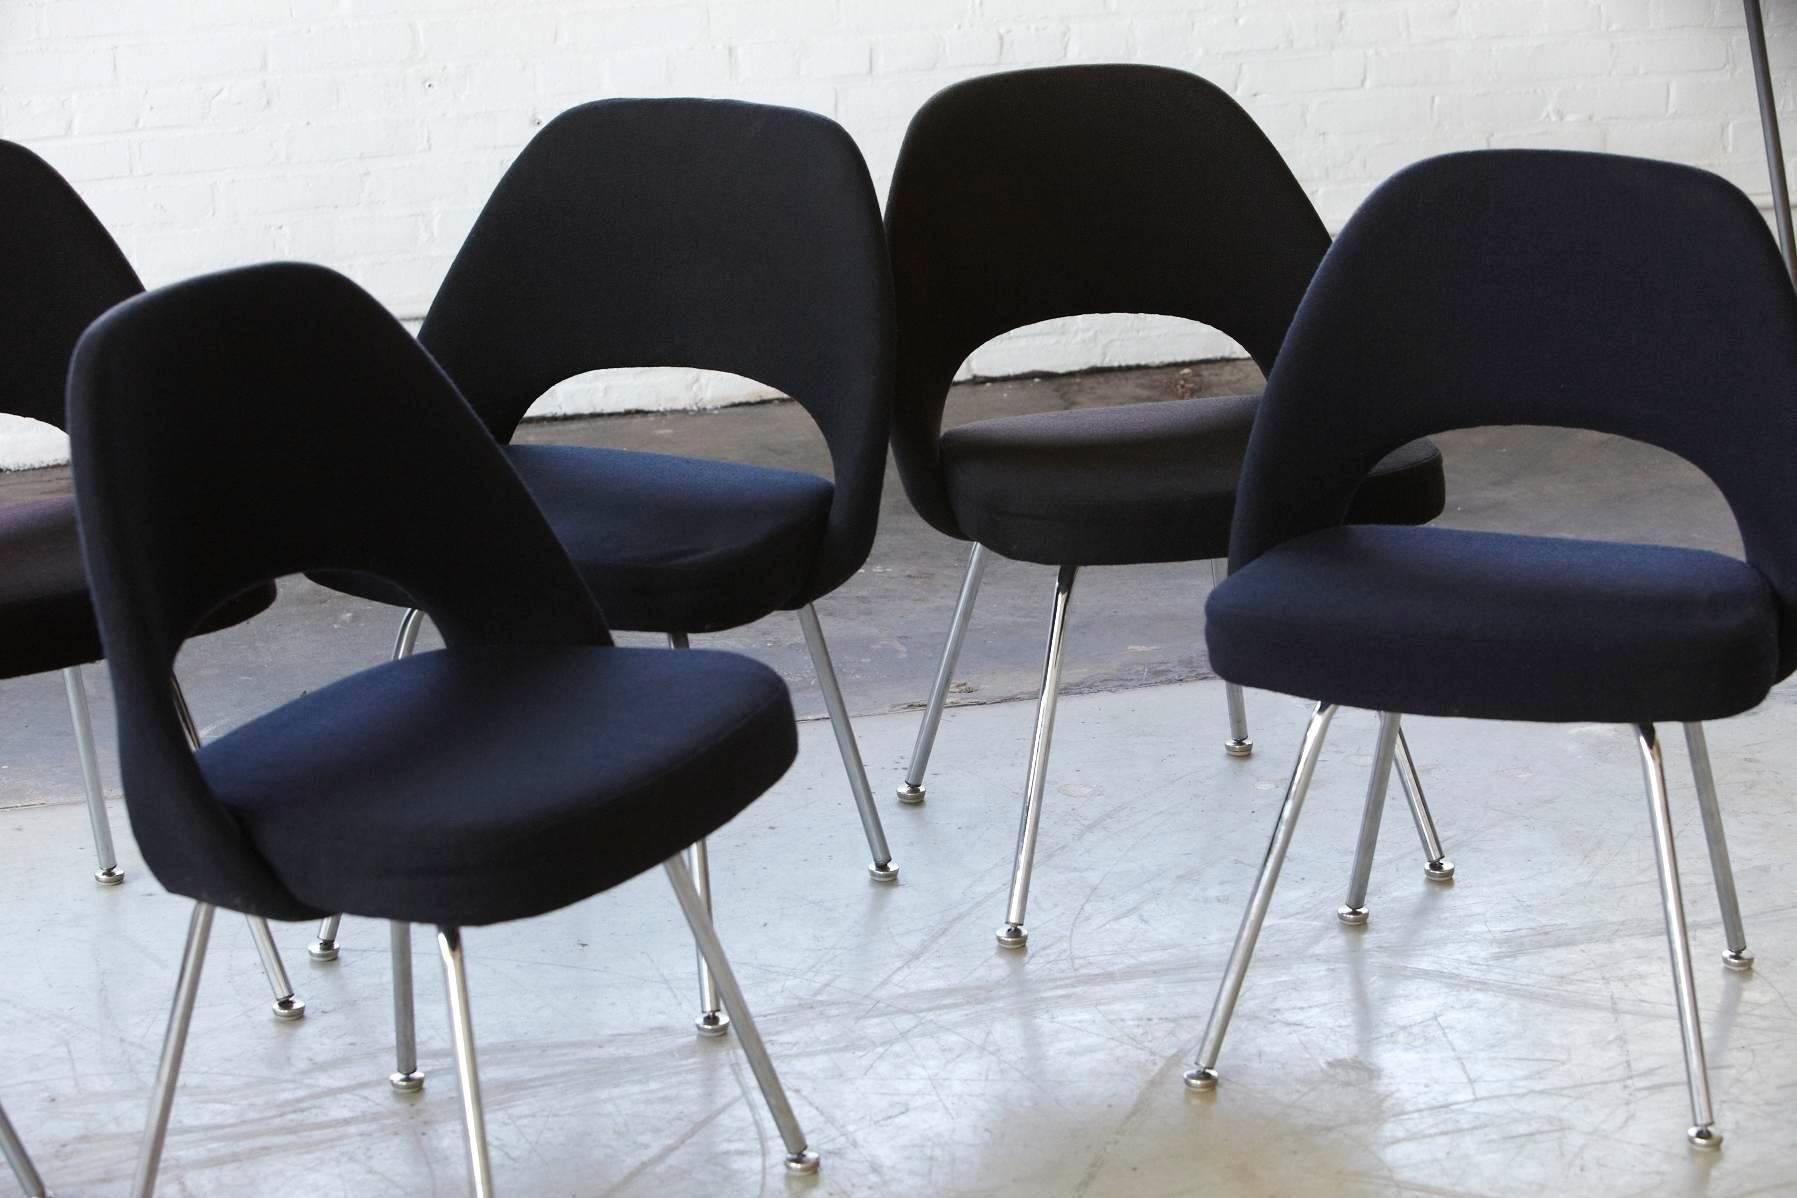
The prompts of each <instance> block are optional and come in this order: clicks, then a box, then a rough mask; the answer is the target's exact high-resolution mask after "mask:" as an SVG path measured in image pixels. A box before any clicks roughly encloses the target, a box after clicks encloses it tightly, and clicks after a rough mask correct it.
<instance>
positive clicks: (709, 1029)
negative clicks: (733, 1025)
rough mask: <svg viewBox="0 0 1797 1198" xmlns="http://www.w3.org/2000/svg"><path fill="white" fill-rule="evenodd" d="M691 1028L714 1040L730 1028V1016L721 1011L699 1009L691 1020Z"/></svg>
mask: <svg viewBox="0 0 1797 1198" xmlns="http://www.w3.org/2000/svg"><path fill="white" fill-rule="evenodd" d="M693 1030H694V1031H696V1032H698V1033H699V1034H700V1035H701V1036H706V1037H709V1038H710V1039H713V1040H715V1039H717V1038H718V1037H719V1036H722V1035H723V1034H725V1033H726V1032H728V1031H729V1030H730V1016H728V1015H726V1014H724V1013H723V1012H722V1011H701V1012H700V1013H699V1017H698V1018H697V1019H694V1020H693Z"/></svg>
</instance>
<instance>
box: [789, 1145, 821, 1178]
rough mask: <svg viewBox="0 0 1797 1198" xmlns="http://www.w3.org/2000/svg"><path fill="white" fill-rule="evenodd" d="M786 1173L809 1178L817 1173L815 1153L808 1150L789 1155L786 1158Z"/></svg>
mask: <svg viewBox="0 0 1797 1198" xmlns="http://www.w3.org/2000/svg"><path fill="white" fill-rule="evenodd" d="M786 1171H787V1172H788V1173H796V1174H799V1175H801V1176H805V1177H809V1176H810V1175H811V1174H813V1173H816V1172H817V1153H815V1152H813V1151H811V1150H810V1149H809V1148H807V1149H805V1150H804V1151H802V1152H793V1153H789V1154H788V1155H787V1157H786Z"/></svg>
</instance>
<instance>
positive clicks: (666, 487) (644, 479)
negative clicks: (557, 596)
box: [321, 445, 834, 632]
mask: <svg viewBox="0 0 1797 1198" xmlns="http://www.w3.org/2000/svg"><path fill="white" fill-rule="evenodd" d="M506 456H507V457H509V458H510V459H511V462H512V466H513V468H515V469H516V470H517V471H518V477H519V478H520V479H522V480H523V482H524V485H525V487H527V488H528V489H529V491H530V493H531V497H532V498H533V499H535V500H536V501H537V504H538V505H539V506H540V507H541V508H542V509H543V515H544V516H545V517H546V518H547V519H548V521H549V526H550V527H551V528H553V529H554V530H555V534H556V536H557V537H559V538H561V542H562V544H563V545H565V546H566V547H567V549H568V554H569V556H570V557H571V558H573V560H574V564H575V566H576V567H578V568H579V570H580V572H581V576H582V577H584V578H585V579H586V583H587V586H588V587H589V588H590V589H591V590H592V592H593V596H594V598H596V599H598V600H599V607H600V610H602V611H604V612H605V618H606V622H607V623H609V624H611V625H613V626H614V627H621V628H630V629H635V630H638V631H651V632H714V631H720V630H723V629H727V628H735V627H738V626H740V625H743V624H747V623H749V622H751V621H753V620H757V619H760V618H761V617H762V616H764V615H766V614H767V613H768V612H771V611H776V610H780V609H783V608H790V607H798V606H801V605H802V604H803V603H804V602H805V600H803V599H801V598H799V596H801V595H803V594H804V593H805V584H806V582H807V579H808V574H809V571H810V567H811V564H812V562H813V560H814V557H815V553H816V549H817V545H818V543H819V541H820V539H821V538H822V535H823V529H824V524H825V522H826V521H827V520H828V519H829V513H830V502H831V499H832V496H833V494H834V488H832V487H831V485H830V482H829V480H827V479H822V478H819V477H817V476H816V475H814V474H806V473H804V472H802V471H797V470H774V469H768V468H765V467H760V466H745V465H739V464H737V463H734V462H715V461H709V460H705V459H701V458H685V457H677V456H675V455H672V454H662V453H638V452H634V451H630V450H619V449H588V448H584V447H578V446H568V445H512V446H508V447H507V449H506ZM321 581H324V582H327V583H329V584H330V585H331V586H334V587H337V588H338V589H340V590H346V591H350V592H352V593H355V594H359V595H363V596H365V597H367V598H371V599H379V600H382V601H383V602H387V603H395V604H401V605H404V606H411V604H410V601H409V599H408V598H407V596H405V595H404V594H403V593H401V592H399V591H398V590H396V589H395V588H393V587H390V586H386V585H384V584H383V583H382V582H381V580H379V579H373V578H367V577H357V576H344V575H340V574H332V575H325V576H322V577H321Z"/></svg>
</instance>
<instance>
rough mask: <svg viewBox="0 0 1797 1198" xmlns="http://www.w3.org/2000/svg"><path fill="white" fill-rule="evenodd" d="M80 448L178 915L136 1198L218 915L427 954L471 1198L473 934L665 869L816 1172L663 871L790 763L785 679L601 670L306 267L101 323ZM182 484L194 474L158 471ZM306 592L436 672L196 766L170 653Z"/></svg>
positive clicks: (439, 383) (93, 541) (401, 675)
mask: <svg viewBox="0 0 1797 1198" xmlns="http://www.w3.org/2000/svg"><path fill="white" fill-rule="evenodd" d="M69 417H70V433H71V436H72V437H73V441H74V455H75V466H76V475H75V482H76V494H77V497H78V499H79V502H80V509H81V523H82V542H83V546H84V549H85V552H86V558H87V565H88V573H89V576H90V577H91V578H92V580H93V592H94V600H95V605H96V608H97V610H98V612H99V619H100V628H101V631H102V633H103V634H104V637H105V642H106V648H107V661H108V663H109V665H110V667H111V670H112V678H113V684H114V690H115V693H116V694H117V696H118V710H119V733H120V744H121V760H122V763H123V768H124V773H125V795H126V802H127V803H128V805H129V807H130V811H131V822H132V826H133V828H134V829H135V830H136V833H137V838H138V842H139V844H140V845H141V846H142V847H143V851H144V858H145V860H146V861H147V862H148V863H149V865H150V868H151V869H152V870H153V871H154V872H155V874H156V876H157V878H158V879H159V880H160V881H161V882H162V883H163V885H164V886H166V887H167V888H168V889H169V890H171V891H173V892H174V893H176V894H180V895H185V896H187V897H189V898H192V899H193V900H195V902H194V912H193V919H192V923H191V926H190V930H189V934H188V940H187V951H186V956H185V958H184V960H183V962H182V966H181V972H180V980H179V983H178V986H177V988H176V992H175V1003H174V1010H173V1013H172V1015H171V1016H170V1020H169V1030H168V1037H167V1040H166V1042H165V1044H164V1047H163V1056H162V1064H161V1068H160V1069H159V1071H158V1074H157V1083H156V1087H155V1095H154V1097H153V1100H152V1105H151V1112H150V1123H149V1128H148V1130H147V1133H146V1136H145V1139H144V1146H143V1152H142V1155H141V1157H140V1159H139V1163H138V1171H137V1180H136V1188H135V1191H134V1192H135V1193H137V1194H140V1195H144V1194H148V1193H149V1192H150V1191H151V1190H152V1188H153V1187H154V1183H155V1175H156V1170H157V1165H158V1162H159V1159H160V1155H161V1151H162V1145H163V1140H164V1137H165V1133H166V1130H167V1126H168V1118H169V1113H170V1109H171V1104H172V1101H173V1097H174V1087H175V1081H176V1076H177V1074H178V1072H179V1069H180V1063H181V1055H182V1051H183V1048H184V1046H185V1041H186V1036H187V1030H188V1025H189V1021H190V1019H191V1017H192V1014H193V1009H194V996H195V992H196V990H197V988H198V985H199V980H200V970H201V966H202V964H203V961H204V957H205V951H206V942H207V937H208V932H209V929H210V925H211V922H212V916H213V911H214V908H215V907H217V906H225V907H230V908H235V909H237V910H242V911H247V912H251V913H254V914H256V915H260V916H264V917H266V918H269V919H288V920H291V919H316V918H319V917H320V916H322V915H324V914H326V913H327V912H333V911H348V912H352V913H356V914H361V915H368V916H373V917H376V918H381V919H387V920H390V921H394V925H395V927H396V928H398V929H400V930H401V932H402V933H407V934H409V926H410V924H412V923H428V924H435V925H437V926H438V928H439V929H440V930H439V932H438V947H439V949H440V952H441V956H442V960H443V967H444V973H445V978H446V980H447V983H448V989H449V1002H450V1016H451V1028H452V1031H453V1035H454V1039H455V1050H456V1063H457V1069H458V1074H459V1079H460V1082H461V1087H462V1099H463V1103H462V1105H463V1109H464V1114H465V1116H466V1120H467V1131H468V1143H469V1152H470V1158H471V1165H472V1170H473V1176H474V1183H475V1184H474V1189H475V1192H476V1193H478V1194H482V1195H485V1194H488V1193H490V1192H491V1189H492V1182H491V1178H490V1176H489V1166H488V1160H487V1149H486V1142H485V1135H484V1130H483V1126H482V1108H481V1102H480V1091H479V1084H478V1079H477V1076H476V1071H475V1058H474V1041H473V1033H472V1030H471V1024H470V1013H469V1007H468V992H467V983H466V976H465V973H464V970H463V959H462V932H461V929H462V928H464V927H467V926H469V925H475V924H488V923H496V922H500V921H504V920H512V919H522V918H525V917H527V916H531V915H538V914H542V913H544V912H548V911H553V910H555V909H557V908H560V907H563V906H566V905H568V904H570V903H574V902H578V901H579V900H581V899H584V898H587V897H589V896H591V895H594V894H597V893H599V892H600V891H602V890H606V889H609V888H610V887H612V886H614V885H616V884H618V883H619V882H622V881H625V880H626V879H628V878H631V877H634V876H635V875H637V874H640V873H643V872H644V871H646V870H649V869H651V868H653V867H654V866H656V865H662V864H665V866H666V870H667V874H668V877H669V879H670V881H671V882H672V883H673V886H674V891H675V893H676V895H677V896H678V898H679V900H680V903H681V907H682V909H683V911H684V912H685V914H686V917H687V920H688V922H689V923H690V924H691V925H692V929H693V933H694V935H695V937H696V938H697V939H698V942H699V945H700V950H701V951H702V952H703V954H704V955H705V957H706V959H707V960H708V961H709V963H710V965H711V968H712V971H713V974H714V976H715V978H716V980H717V983H718V985H719V986H720V988H721V989H722V991H723V997H724V1001H725V1003H726V1004H727V1005H728V1007H729V1008H730V1011H731V1013H732V1014H733V1015H734V1016H735V1017H736V1023H737V1027H738V1031H739V1035H740V1038H741V1041H742V1045H743V1049H744V1051H745V1053H747V1055H748V1058H749V1063H750V1065H751V1067H752V1068H753V1070H754V1072H755V1076H756V1080H757V1081H758V1082H759V1083H760V1084H761V1087H762V1091H763V1093H764V1095H765V1096H766V1098H767V1100H768V1103H769V1105H770V1107H771V1108H772V1111H773V1115H774V1119H775V1121H776V1123H777V1124H778V1125H779V1128H780V1133H781V1135H782V1137H783V1139H784V1142H785V1145H786V1150H787V1165H788V1166H789V1167H790V1168H792V1169H793V1170H795V1171H810V1170H811V1169H814V1168H815V1167H816V1157H815V1156H814V1155H813V1154H811V1153H810V1152H809V1151H808V1150H807V1148H806V1144H805V1138H804V1134H803V1132H802V1131H801V1130H800V1128H799V1125H798V1122H797V1120H796V1119H795V1118H794V1117H793V1114H792V1110H791V1107H790V1106H789V1105H788V1104H787V1101H786V1098H785V1095H784V1093H783V1092H782V1090H781V1088H780V1082H779V1079H778V1078H777V1077H776V1076H775V1074H774V1071H773V1068H772V1066H771V1064H770V1063H769V1061H768V1059H767V1054H766V1052H765V1050H764V1048H763V1046H762V1044H761V1041H760V1038H759V1036H758V1035H757V1034H756V1032H755V1027H754V1022H753V1020H752V1019H751V1018H750V1017H749V1013H748V1011H747V1010H746V1009H744V1007H743V1006H742V996H741V992H740V991H739V990H738V989H737V987H736V983H735V981H734V979H733V978H732V976H731V973H730V969H729V965H728V963H727V962H726V961H725V959H724V957H723V953H722V950H721V949H720V948H719V946H718V942H717V939H716V937H715V936H714V935H713V934H712V931H711V924H710V921H709V920H708V919H707V917H706V915H705V911H704V907H703V905H702V903H701V901H700V899H699V897H698V895H697V893H696V891H695V890H694V888H693V884H692V881H691V878H690V876H689V875H688V873H687V870H686V867H685V865H684V863H683V862H682V860H681V851H682V850H683V849H684V848H685V847H686V846H687V845H690V844H692V843H693V842H694V841H696V840H699V839H700V838H702V837H704V836H706V835H707V834H709V833H711V832H713V831H715V830H716V829H717V828H718V827H720V826H721V825H723V824H724V823H725V822H727V821H728V820H730V819H731V818H733V817H734V816H735V815H736V814H737V813H738V812H740V811H741V810H742V809H743V808H744V807H746V806H747V805H748V804H749V803H750V802H751V801H752V800H754V799H755V798H756V797H757V796H758V795H760V794H761V793H762V792H763V791H765V790H766V789H767V788H768V787H769V786H771V785H773V783H774V782H775V781H777V780H778V779H779V777H780V776H781V774H782V773H784V772H785V770H786V768H787V766H788V765H789V764H790V763H791V761H792V758H793V754H794V752H795V747H796V743H797V737H796V729H795V727H794V723H793V715H792V706H791V702H790V700H789V698H788V696H787V693H786V687H785V685H784V684H783V683H782V682H781V680H780V678H779V676H778V675H776V674H775V673H774V672H773V671H771V670H769V669H768V668H766V667H765V666H762V665H760V664H758V663H756V662H754V661H751V660H749V659H747V658H744V657H739V656H736V655H733V654H724V653H697V652H695V653H684V654H675V653H668V652H665V651H662V650H644V649H620V648H614V647H612V645H611V638H610V636H609V635H608V633H607V630H606V625H605V621H604V618H603V617H602V616H601V615H600V612H599V608H598V606H597V605H596V604H595V603H594V602H593V599H592V596H591V595H590V594H589V592H588V590H587V587H586V584H585V582H584V581H582V578H581V575H580V573H579V571H578V570H577V569H576V567H575V566H574V565H573V563H571V562H570V561H569V559H568V555H567V553H566V551H565V550H564V549H563V547H562V545H561V544H560V542H559V541H558V540H557V539H556V537H555V534H554V533H553V532H552V531H551V529H550V527H549V525H548V523H547V522H546V521H545V520H544V519H543V516H542V514H541V512H540V511H539V510H538V509H537V507H536V505H535V504H534V503H533V502H532V500H531V497H530V494H529V492H528V491H527V490H526V489H525V487H524V486H523V485H522V483H520V481H519V479H518V476H517V473H516V472H515V471H514V470H513V469H512V468H511V466H510V465H508V463H507V461H506V458H505V455H504V454H503V453H502V452H501V450H500V449H499V447H498V446H497V445H496V444H495V443H494V441H493V438H492V436H491V435H490V433H489V432H488V430H487V429H485V428H483V427H482V425H481V423H480V420H479V419H478V418H477V417H476V416H475V414H474V413H473V412H471V411H470V410H469V409H468V407H467V405H466V404H465V403H464V402H463V401H462V399H461V398H460V396H459V395H458V394H457V392H456V389H455V387H454V385H453V384H452V383H450V382H449V380H448V379H447V378H446V377H445V376H444V375H443V374H442V372H441V371H440V370H439V369H438V368H437V366H436V365H435V363H433V362H432V361H431V358H430V355H429V354H427V353H425V352H424V351H423V350H422V349H421V348H419V346H418V344H417V342H415V341H414V340H413V339H412V337H411V336H410V335H409V334H407V333H406V331H405V330H404V329H403V328H402V327H401V326H400V325H399V324H398V323H397V322H396V321H395V320H394V319H393V318H392V317H390V316H389V315H388V314H387V313H386V312H385V311H383V310H382V309H381V307H380V306H379V305H378V304H377V303H376V302H375V301H374V300H373V299H372V298H371V297H369V296H368V295H367V294H366V293H364V292H362V291H361V290H360V289H358V288H357V287H356V286H355V285H354V284H353V283H351V282H349V281H348V280H347V279H344V278H343V277H342V276H340V275H337V274H334V273H332V272H330V271H328V270H325V269H324V268H322V267H314V266H300V265H291V264H289V265H273V266H261V267H249V268H245V269H241V270H236V271H230V272H226V273H224V274H218V275H212V276H209V277H206V278H203V279H199V280H195V281H192V282H188V283H182V284H178V285H176V286H173V287H168V288H163V289H161V290H158V291H154V292H151V293H149V294H148V295H145V296H141V297H139V298H137V299H134V300H131V301H129V302H127V303H125V304H123V305H121V306H120V307H118V308H116V309H114V310H113V311H112V312H110V313H109V314H108V315H106V316H105V317H103V318H102V319H101V320H100V321H99V322H98V323H96V324H95V325H94V326H93V327H92V328H91V329H90V330H89V332H88V333H87V334H86V336H84V337H83V338H82V341H81V343H80V346H79V347H78V349H77V351H76V354H75V359H74V364H73V367H72V374H71V379H70V384H69ZM352 425H353V427H354V428H355V429H356V436H354V437H347V438H346V437H344V436H343V429H344V428H346V427H350V426H352ZM177 454H178V455H180V458H181V460H183V461H187V462H191V463H194V465H193V466H192V467H191V468H189V469H184V470H167V469H163V468H161V466H160V463H162V462H164V461H168V460H172V459H173V458H174V456H175V455H177ZM324 568H334V569H344V570H353V571H361V572H366V573H367V574H369V575H371V576H374V577H378V578H383V579H387V580H389V581H390V582H391V583H392V584H393V585H394V586H397V587H401V588H403V589H404V592H405V593H406V594H407V595H408V596H409V597H411V598H412V599H413V600H414V601H416V602H417V603H418V604H419V606H420V608H421V609H422V610H423V611H424V612H426V613H427V614H428V615H429V616H430V618H431V619H432V620H433V621H435V622H436V624H437V626H438V627H439V628H440V629H442V631H443V634H444V638H445V640H446V642H447V643H448V648H446V649H443V650H440V651H437V652H432V653H425V654H419V655H417V656H413V657H409V658H407V659H406V660H403V661H397V662H391V663H388V664H386V665H382V666H378V667H376V668H373V669H369V670H365V671H363V672H361V673H358V674H354V675H352V676H350V677H348V678H345V679H342V680H341V681H338V682H336V683H333V684H332V685H330V686H328V687H325V688H323V689H321V690H318V691H314V692H312V693H310V694H308V695H306V696H305V697H303V698H301V699H298V700H295V701H293V702H291V703H288V704H286V705H284V706H282V707H279V708H277V709H275V710H274V711H271V712H268V713H267V714H265V715H262V716H260V717H258V718H257V719H255V720H252V721H251V722H249V723H247V724H244V725H242V726H241V727H238V728H236V729H234V730H232V731H231V732H229V733H227V734H225V735H224V736H221V737H219V738H218V739H217V740H215V741H213V742H212V743H210V744H208V745H206V746H205V747H204V748H203V749H201V750H199V751H198V752H197V753H196V752H194V751H193V750H192V749H191V748H190V746H189V744H188V742H187V740H186V738H185V736H184V735H183V732H182V722H181V719H180V717H179V713H178V712H177V711H176V709H175V706H174V704H172V703H171V702H170V701H169V692H168V688H167V685H166V678H167V675H168V669H169V666H170V664H171V663H172V661H173V660H174V657H175V653H176V652H177V650H178V649H179V648H180V645H181V642H182V640H183V639H184V638H185V636H186V635H187V633H188V632H189V631H190V630H191V629H193V628H194V627H195V624H196V621H197V620H198V619H199V618H200V617H201V616H202V615H203V614H204V613H205V612H207V611H209V610H211V609H212V608H213V607H214V606H215V605H216V604H218V603H219V602H221V601H223V600H226V599H228V598H230V597H231V596H234V595H239V594H242V593H243V592H245V591H246V590H249V589H252V588H255V587H260V586H263V585H265V584H266V583H267V582H269V581H270V580H271V579H274V578H277V577H280V576H282V575H288V574H293V573H296V572H299V571H304V570H314V569H324ZM405 938H406V937H405V935H401V934H396V936H395V939H396V940H404V939H405ZM399 947H401V948H404V947H406V946H405V945H403V944H402V945H400V946H399ZM402 955H405V956H406V957H407V958H408V959H409V951H408V952H406V953H404V954H402ZM409 981H410V979H409V977H408V978H407V982H408V986H407V989H406V991H405V992H404V993H403V994H399V995H396V1014H398V1015H399V1018H398V1019H397V1020H396V1023H397V1024H398V1030H399V1031H400V1033H401V1035H402V1036H409V1035H410V1033H411V1023H412V1020H411V1007H410V987H409Z"/></svg>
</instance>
